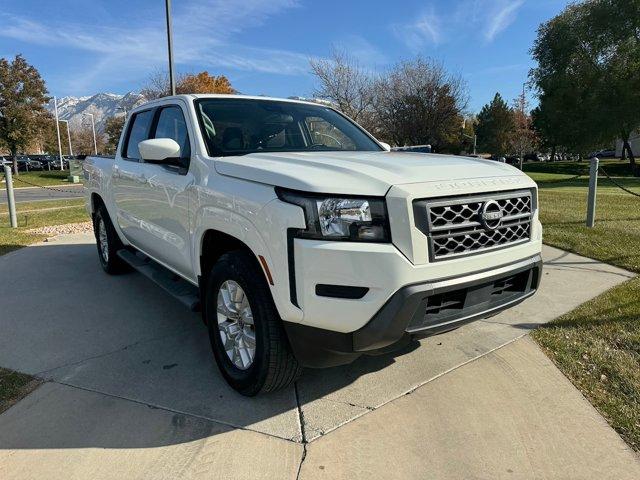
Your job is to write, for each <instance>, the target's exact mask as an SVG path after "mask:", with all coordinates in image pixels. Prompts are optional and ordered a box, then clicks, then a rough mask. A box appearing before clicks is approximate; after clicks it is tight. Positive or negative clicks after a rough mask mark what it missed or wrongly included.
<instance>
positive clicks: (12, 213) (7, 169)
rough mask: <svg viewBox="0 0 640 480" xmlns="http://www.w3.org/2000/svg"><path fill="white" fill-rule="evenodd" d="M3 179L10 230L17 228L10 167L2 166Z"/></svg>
mask: <svg viewBox="0 0 640 480" xmlns="http://www.w3.org/2000/svg"><path fill="white" fill-rule="evenodd" d="M3 166H4V178H5V180H6V182H7V203H8V204H9V218H10V220H11V228H18V218H17V217H16V201H15V198H14V197H13V175H12V173H11V167H9V165H7V164H4V165H3Z"/></svg>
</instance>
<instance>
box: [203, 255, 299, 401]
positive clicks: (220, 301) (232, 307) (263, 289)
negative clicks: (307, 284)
mask: <svg viewBox="0 0 640 480" xmlns="http://www.w3.org/2000/svg"><path fill="white" fill-rule="evenodd" d="M205 288H206V292H205V309H204V314H205V320H206V322H207V327H208V329H209V340H210V341H211V348H212V349H213V354H214V356H215V359H216V363H217V364H218V368H219V369H220V372H221V373H222V376H223V377H224V378H225V380H226V381H227V383H229V385H231V387H233V388H234V389H235V390H237V391H238V392H240V393H241V394H243V395H247V396H253V395H256V394H258V393H261V392H271V391H275V390H279V389H281V388H284V387H286V386H288V385H290V384H291V383H292V382H293V381H295V380H296V379H297V378H298V377H299V375H300V373H301V370H302V369H301V367H300V365H299V364H298V362H297V360H296V359H295V357H294V356H293V353H292V352H291V347H290V346H289V341H288V339H287V336H286V334H285V332H284V329H283V326H282V320H281V319H280V317H279V315H278V313H277V311H276V308H275V305H274V304H273V300H272V298H271V294H270V292H269V287H268V286H267V284H266V281H265V279H264V274H263V273H262V270H260V268H259V266H258V265H257V264H256V261H255V259H254V258H252V255H251V254H249V253H248V252H243V251H235V252H230V253H226V254H224V255H223V256H222V257H220V259H219V260H218V261H217V262H216V264H215V265H214V266H213V268H212V269H211V272H210V273H209V277H208V281H207V283H206V287H205Z"/></svg>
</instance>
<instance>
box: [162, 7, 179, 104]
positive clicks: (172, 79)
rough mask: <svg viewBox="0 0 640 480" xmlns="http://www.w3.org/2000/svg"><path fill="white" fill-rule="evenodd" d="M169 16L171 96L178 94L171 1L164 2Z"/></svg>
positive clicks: (168, 43)
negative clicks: (174, 67)
mask: <svg viewBox="0 0 640 480" xmlns="http://www.w3.org/2000/svg"><path fill="white" fill-rule="evenodd" d="M164 5H165V9H166V16H167V47H168V51H169V84H170V86H171V95H175V94H176V78H175V75H174V71H173V30H172V27H171V0H165V2H164Z"/></svg>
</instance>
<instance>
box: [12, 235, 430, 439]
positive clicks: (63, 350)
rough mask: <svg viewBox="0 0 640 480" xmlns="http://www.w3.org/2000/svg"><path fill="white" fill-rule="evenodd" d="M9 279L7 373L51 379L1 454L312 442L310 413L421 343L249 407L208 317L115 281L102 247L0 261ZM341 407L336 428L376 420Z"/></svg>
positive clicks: (24, 408) (50, 250) (20, 412)
mask: <svg viewBox="0 0 640 480" xmlns="http://www.w3.org/2000/svg"><path fill="white" fill-rule="evenodd" d="M0 280H1V281H2V283H3V284H4V285H8V284H9V282H10V285H11V288H10V291H11V295H10V296H9V297H7V298H5V299H4V307H3V310H2V313H1V315H0V331H1V332H2V335H0V366H3V367H6V368H10V369H14V370H17V371H20V372H24V373H29V374H31V375H35V376H38V377H40V378H43V379H45V380H47V381H48V382H47V383H45V384H44V385H43V386H42V387H40V389H38V390H37V391H36V392H34V393H33V394H32V395H31V396H30V397H27V398H26V399H24V400H23V401H22V402H20V403H19V404H18V405H16V406H14V407H13V408H11V409H9V410H8V411H7V412H5V413H4V414H3V415H1V416H0V449H25V448H28V449H33V448H87V447H99V448H141V447H156V446H162V445H170V444H176V443H184V442H189V441H192V440H197V439H200V438H206V437H209V436H211V435H214V434H216V433H222V432H225V431H228V430H229V428H230V427H231V428H233V427H235V428H242V429H249V430H255V431H258V432H262V433H266V434H268V435H272V436H276V437H280V438H284V439H288V440H293V441H302V440H303V435H305V433H303V431H304V425H302V426H301V414H300V409H301V407H303V406H304V404H309V403H312V402H314V400H316V399H318V398H323V397H325V396H327V395H330V394H331V393H333V392H335V391H336V390H340V389H342V388H343V387H345V386H348V385H349V384H351V383H352V382H354V381H355V380H357V378H359V377H360V376H364V375H369V374H371V373H373V372H377V371H379V370H382V369H385V368H387V367H388V366H389V365H390V364H392V363H394V362H395V358H397V357H398V356H401V355H405V354H407V353H409V352H411V351H412V350H414V349H415V348H416V347H417V345H418V344H417V342H414V343H412V344H410V345H408V346H407V347H406V348H405V349H403V350H401V351H400V352H396V353H394V354H393V355H390V354H387V355H382V356H376V357H362V358H361V359H359V360H357V361H356V362H355V363H354V364H352V365H350V366H348V367H337V368H333V369H327V370H322V371H312V372H305V375H306V377H305V378H303V379H302V381H301V382H299V383H298V385H297V386H296V387H295V388H294V387H293V386H292V387H291V388H289V389H286V390H283V391H280V392H275V393H273V394H267V395H263V396H259V397H255V398H246V397H243V396H241V395H239V394H237V393H236V392H235V391H233V390H232V389H231V388H229V387H228V386H227V384H226V383H225V382H224V380H223V378H222V376H221V375H220V373H219V372H218V370H217V367H216V365H215V362H214V359H213V356H212V353H211V348H210V345H209V339H208V335H207V330H206V328H205V326H204V325H203V322H202V320H201V317H200V314H199V313H192V312H189V311H188V310H186V309H185V308H184V307H183V306H182V305H180V304H179V303H178V302H177V301H175V300H174V299H173V298H171V297H169V296H167V295H166V294H165V293H164V292H163V291H162V290H161V289H159V288H158V287H157V286H155V285H153V284H152V283H151V282H149V281H148V280H147V279H145V278H144V277H143V276H142V275H139V274H137V273H129V274H124V275H121V276H109V275H106V274H105V273H104V272H103V271H102V270H101V268H100V266H99V264H98V259H97V255H96V252H95V245H93V244H88V243H84V244H73V245H60V244H55V243H51V244H48V245H42V246H37V247H32V248H28V249H23V250H20V251H17V252H13V253H10V254H8V255H6V256H5V257H2V258H0ZM326 405H329V403H327V404H326ZM336 405H338V406H339V407H340V408H338V410H342V409H344V410H346V411H344V412H342V411H339V412H337V413H336V412H335V410H336V408H335V405H334V408H332V409H330V410H331V411H332V412H331V415H338V418H337V419H335V420H332V422H333V421H335V422H339V421H342V420H343V418H342V417H343V416H344V420H348V419H349V418H351V417H352V416H357V415H358V414H360V413H361V412H360V410H365V411H366V407H365V406H362V407H358V406H356V405H348V404H347V403H344V404H338V403H336ZM9 425H10V428H9ZM310 431H311V430H310ZM314 432H315V434H319V433H318V431H314ZM307 433H309V432H307Z"/></svg>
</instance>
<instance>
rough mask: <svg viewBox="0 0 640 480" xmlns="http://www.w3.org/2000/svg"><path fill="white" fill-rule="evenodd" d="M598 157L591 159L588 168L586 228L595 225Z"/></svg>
mask: <svg viewBox="0 0 640 480" xmlns="http://www.w3.org/2000/svg"><path fill="white" fill-rule="evenodd" d="M599 162H600V161H599V160H598V157H593V158H592V159H591V167H590V168H589V196H588V197H587V227H589V228H593V227H594V225H595V224H596V192H597V190H598V164H599Z"/></svg>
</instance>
